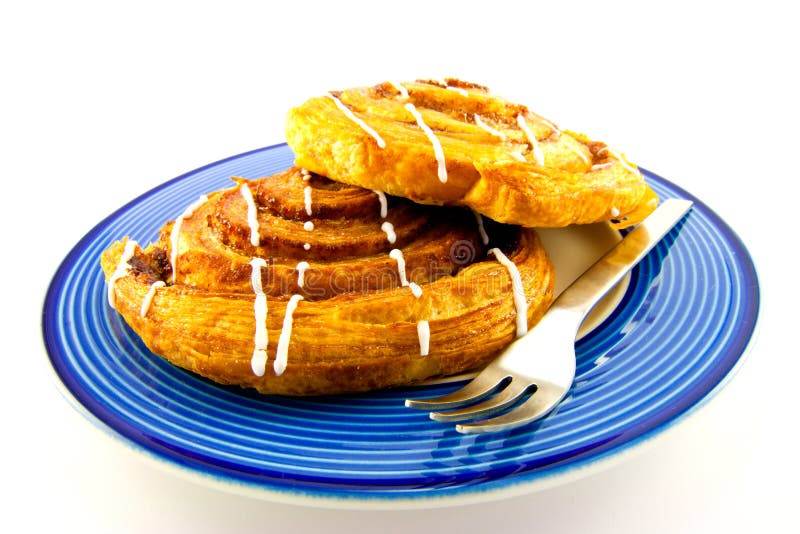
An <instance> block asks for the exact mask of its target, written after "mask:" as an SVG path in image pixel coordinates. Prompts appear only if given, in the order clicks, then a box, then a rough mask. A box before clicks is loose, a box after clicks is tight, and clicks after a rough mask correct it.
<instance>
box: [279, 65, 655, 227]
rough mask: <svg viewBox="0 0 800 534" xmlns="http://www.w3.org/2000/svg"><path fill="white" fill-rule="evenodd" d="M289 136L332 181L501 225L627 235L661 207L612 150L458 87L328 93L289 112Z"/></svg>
mask: <svg viewBox="0 0 800 534" xmlns="http://www.w3.org/2000/svg"><path fill="white" fill-rule="evenodd" d="M286 135H287V141H288V143H289V146H290V147H291V148H292V150H293V151H294V153H295V155H296V160H295V163H296V164H297V165H299V166H302V167H304V168H308V169H310V170H312V171H314V172H317V173H319V174H322V175H324V176H328V177H329V178H331V179H333V180H336V181H339V182H344V183H349V184H353V185H359V186H361V187H366V188H370V189H382V190H385V191H386V192H387V193H390V194H392V195H398V196H403V197H406V198H409V199H411V200H414V201H416V202H419V203H425V204H436V205H463V206H468V207H470V208H472V209H474V210H476V211H478V212H480V213H482V214H483V215H486V216H488V217H490V218H492V219H494V220H496V221H500V222H503V223H509V224H519V225H523V226H527V227H560V226H566V225H569V224H581V223H593V222H600V221H613V222H614V224H616V225H617V226H620V227H622V226H628V225H632V224H635V223H636V222H639V221H640V220H641V219H643V218H644V217H645V216H646V215H647V214H648V213H649V212H650V211H652V210H653V209H655V206H656V205H657V203H658V199H657V198H656V195H655V193H654V192H653V191H652V190H651V189H650V188H649V187H648V186H647V184H646V183H645V181H644V179H643V177H642V175H641V173H640V172H639V170H638V168H637V167H636V166H635V165H634V164H632V163H631V162H630V161H628V160H627V159H626V157H625V156H624V155H623V154H621V153H619V152H617V151H615V150H613V149H612V148H610V147H608V146H607V145H606V144H605V143H602V142H599V141H594V140H592V139H590V138H588V137H587V136H585V135H582V134H579V133H575V132H571V131H568V130H562V129H560V128H559V127H557V126H556V125H555V124H554V123H553V122H551V121H549V120H547V119H545V118H543V117H541V116H540V115H537V114H536V113H534V112H532V111H530V110H529V109H528V108H527V107H525V106H523V105H520V104H515V103H512V102H508V101H506V100H504V99H502V98H500V97H497V96H494V95H492V94H490V93H489V90H488V89H487V88H486V87H483V86H481V85H477V84H474V83H468V82H463V81H460V80H457V79H453V78H447V79H444V80H418V81H415V82H408V83H398V82H385V83H381V84H378V85H375V86H373V87H361V88H354V89H347V90H343V91H332V92H330V93H328V94H326V95H324V96H320V97H317V98H312V99H310V100H308V101H307V102H305V103H303V104H302V105H300V106H298V107H295V108H293V109H291V110H290V112H289V114H288V119H287V126H286Z"/></svg>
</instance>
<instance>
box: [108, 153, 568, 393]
mask: <svg viewBox="0 0 800 534" xmlns="http://www.w3.org/2000/svg"><path fill="white" fill-rule="evenodd" d="M192 200H194V199H187V208H186V210H185V212H184V213H183V214H182V215H181V216H180V217H178V218H177V219H176V220H174V221H170V222H168V223H167V224H166V225H165V226H164V227H163V228H162V230H161V233H160V237H159V239H158V240H157V241H156V242H154V243H152V244H150V245H147V246H144V247H142V246H140V245H138V244H137V243H135V242H134V241H132V240H130V239H127V238H125V239H122V240H121V241H118V242H116V243H114V244H113V245H112V246H110V247H109V249H108V250H106V251H105V252H104V253H103V255H102V268H103V270H104V273H105V275H106V279H107V282H108V300H109V304H110V305H111V306H112V307H114V308H115V309H116V310H117V311H118V312H119V313H120V315H121V316H122V317H123V318H124V320H125V321H126V322H127V323H128V324H129V325H130V327H131V328H132V329H133V330H134V331H135V332H136V333H138V334H139V336H140V337H141V338H142V340H143V341H144V343H145V344H146V345H147V346H148V347H149V348H150V349H151V350H152V351H153V352H154V353H156V354H158V355H161V356H162V357H164V358H165V359H167V360H169V361H170V362H172V363H174V364H176V365H178V366H180V367H182V368H185V369H187V370H190V371H192V372H195V373H197V374H200V375H202V376H204V377H207V378H209V379H211V380H214V381H216V382H219V383H222V384H237V385H240V386H243V387H249V388H255V389H256V390H258V391H260V392H263V393H275V394H285V395H318V394H331V393H341V392H356V391H367V390H373V389H379V388H386V387H390V386H398V385H403V384H410V383H414V382H416V381H420V380H423V379H426V378H430V377H434V376H440V375H450V374H454V373H460V372H463V371H467V370H470V369H474V368H477V367H480V366H481V365H484V364H485V363H487V362H488V361H489V360H491V359H492V357H493V356H494V355H495V354H496V353H497V352H498V351H500V350H501V349H502V348H503V347H505V346H506V345H507V344H508V343H510V342H511V341H512V340H513V339H514V338H515V337H516V336H518V335H521V334H522V333H524V332H525V330H526V329H527V328H529V327H530V326H532V325H533V324H535V323H536V322H537V321H538V320H539V318H540V317H541V315H542V314H543V313H544V311H545V310H546V308H547V307H548V306H549V304H550V302H551V300H552V295H553V269H552V265H551V263H550V261H549V259H548V258H547V255H546V253H545V251H544V249H543V247H542V246H541V244H540V242H539V239H538V237H537V235H536V232H535V231H534V230H532V229H524V228H520V227H517V226H509V225H501V224H497V223H494V222H492V221H489V220H484V219H483V218H482V217H480V216H477V215H476V214H475V213H473V212H471V211H470V210H467V209H464V208H458V207H433V206H423V205H418V204H415V203H412V202H410V201H408V200H406V199H402V198H397V197H394V196H391V195H386V194H385V193H383V192H382V191H380V190H377V191H373V190H369V189H363V188H360V187H356V186H351V185H347V184H343V183H339V182H333V181H330V180H328V179H327V178H324V177H322V176H319V175H317V174H314V173H310V172H308V171H306V170H304V169H301V168H297V167H293V168H291V169H288V170H286V171H284V172H281V173H278V174H276V175H274V176H270V177H266V178H261V179H257V180H246V179H243V178H235V179H234V181H233V182H232V187H231V188H229V189H225V190H221V191H216V192H213V193H210V194H208V195H205V196H203V197H201V198H200V199H197V200H195V201H194V202H192Z"/></svg>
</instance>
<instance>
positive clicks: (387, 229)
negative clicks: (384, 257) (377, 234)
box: [381, 221, 397, 244]
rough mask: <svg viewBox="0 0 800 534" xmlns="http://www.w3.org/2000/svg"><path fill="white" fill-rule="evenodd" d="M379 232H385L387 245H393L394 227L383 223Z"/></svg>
mask: <svg viewBox="0 0 800 534" xmlns="http://www.w3.org/2000/svg"><path fill="white" fill-rule="evenodd" d="M381 230H383V231H384V232H386V239H388V240H389V243H392V244H394V242H395V241H397V234H395V233H394V225H393V224H392V223H390V222H389V221H383V224H382V225H381Z"/></svg>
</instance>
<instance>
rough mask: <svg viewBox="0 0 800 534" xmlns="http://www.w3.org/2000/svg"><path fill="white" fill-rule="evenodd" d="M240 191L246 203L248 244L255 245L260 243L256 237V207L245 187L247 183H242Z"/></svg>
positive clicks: (251, 195) (248, 189)
mask: <svg viewBox="0 0 800 534" xmlns="http://www.w3.org/2000/svg"><path fill="white" fill-rule="evenodd" d="M240 191H241V192H242V197H244V201H245V203H246V204H247V225H248V226H249V227H250V244H251V245H253V246H254V247H257V246H258V245H259V243H260V241H259V238H258V209H257V208H256V203H255V201H254V200H253V193H252V192H251V191H250V188H249V187H247V184H242V187H241V189H240Z"/></svg>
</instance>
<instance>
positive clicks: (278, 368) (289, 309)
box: [272, 295, 303, 376]
mask: <svg viewBox="0 0 800 534" xmlns="http://www.w3.org/2000/svg"><path fill="white" fill-rule="evenodd" d="M301 300H303V296H302V295H292V296H291V298H290V299H289V302H288V303H287V304H286V314H285V315H284V316H283V327H282V328H281V335H280V337H279V338H278V348H277V349H276V351H275V362H274V363H273V364H272V367H273V369H275V375H276V376H281V375H282V374H283V372H284V371H285V370H286V362H287V361H288V359H289V340H290V339H291V337H292V322H293V314H294V311H295V310H296V309H297V303H298V302H299V301H301Z"/></svg>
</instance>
